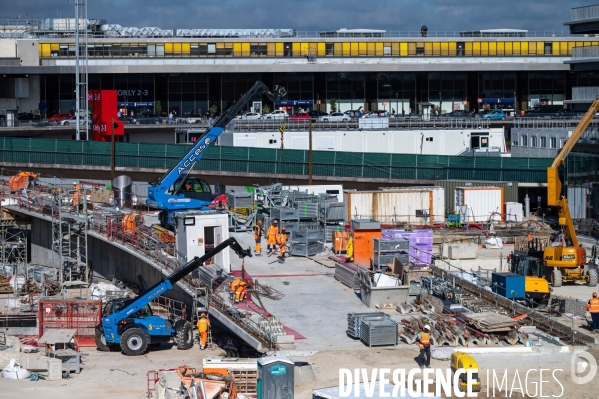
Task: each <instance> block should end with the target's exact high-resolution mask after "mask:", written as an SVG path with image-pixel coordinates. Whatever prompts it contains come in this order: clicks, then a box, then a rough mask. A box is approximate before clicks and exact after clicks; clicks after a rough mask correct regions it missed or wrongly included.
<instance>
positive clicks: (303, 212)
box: [296, 201, 318, 219]
mask: <svg viewBox="0 0 599 399" xmlns="http://www.w3.org/2000/svg"><path fill="white" fill-rule="evenodd" d="M296 206H297V210H298V212H299V217H300V219H316V218H318V203H317V202H304V201H302V202H297V203H296Z"/></svg>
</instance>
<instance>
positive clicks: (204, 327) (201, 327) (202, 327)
mask: <svg viewBox="0 0 599 399" xmlns="http://www.w3.org/2000/svg"><path fill="white" fill-rule="evenodd" d="M196 326H197V327H198V332H199V333H200V349H205V348H206V342H207V341H208V329H209V328H210V320H208V316H207V315H206V313H204V312H202V314H201V315H200V319H199V320H198V323H197V324H196Z"/></svg>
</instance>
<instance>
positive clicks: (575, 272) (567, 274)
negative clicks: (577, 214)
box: [543, 99, 599, 287]
mask: <svg viewBox="0 0 599 399" xmlns="http://www.w3.org/2000/svg"><path fill="white" fill-rule="evenodd" d="M597 112H599V99H597V100H595V101H594V102H593V104H592V105H591V107H590V108H589V110H588V111H587V113H586V114H585V115H584V117H583V118H582V119H581V120H580V122H579V123H578V126H576V129H574V131H573V132H572V135H571V136H570V138H568V140H567V141H566V143H565V144H564V146H563V147H562V149H561V150H560V152H559V154H557V157H556V158H555V160H554V161H553V164H552V165H551V166H550V167H548V168H547V205H549V206H554V207H556V208H557V213H558V222H559V225H560V227H561V228H562V230H563V239H562V240H561V242H560V243H559V244H557V245H559V246H552V247H548V248H545V249H544V251H543V262H544V264H545V272H546V276H547V277H548V279H549V281H551V284H552V285H553V286H554V287H561V285H562V283H569V282H582V283H586V284H588V285H589V286H591V287H594V286H596V285H597V268H596V266H595V265H594V264H587V257H586V251H585V249H584V248H582V246H581V245H580V244H579V242H578V238H577V237H576V232H575V231H574V224H573V223H572V217H571V215H570V210H569V209H568V200H567V199H566V197H565V196H564V195H562V182H561V181H560V179H559V174H558V169H559V168H560V167H561V166H562V165H563V164H564V162H565V160H566V157H567V156H568V154H569V153H570V151H572V148H574V145H575V144H576V142H577V141H578V139H580V137H581V136H582V134H583V133H584V131H585V130H586V128H587V127H588V126H589V124H590V123H591V121H592V120H593V117H594V116H595V113H597ZM554 245H555V244H554Z"/></svg>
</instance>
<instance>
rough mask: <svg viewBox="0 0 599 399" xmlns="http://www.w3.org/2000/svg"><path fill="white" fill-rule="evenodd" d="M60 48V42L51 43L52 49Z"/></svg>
mask: <svg viewBox="0 0 599 399" xmlns="http://www.w3.org/2000/svg"><path fill="white" fill-rule="evenodd" d="M58 49H60V44H58V43H52V44H50V50H58Z"/></svg>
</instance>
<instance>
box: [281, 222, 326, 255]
mask: <svg viewBox="0 0 599 399" xmlns="http://www.w3.org/2000/svg"><path fill="white" fill-rule="evenodd" d="M323 239H324V231H322V230H316V229H315V230H296V231H292V232H291V242H290V244H289V253H290V254H291V255H293V256H303V257H306V258H307V257H308V256H314V255H317V254H319V253H321V252H324V242H323Z"/></svg>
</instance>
